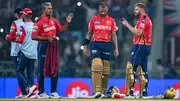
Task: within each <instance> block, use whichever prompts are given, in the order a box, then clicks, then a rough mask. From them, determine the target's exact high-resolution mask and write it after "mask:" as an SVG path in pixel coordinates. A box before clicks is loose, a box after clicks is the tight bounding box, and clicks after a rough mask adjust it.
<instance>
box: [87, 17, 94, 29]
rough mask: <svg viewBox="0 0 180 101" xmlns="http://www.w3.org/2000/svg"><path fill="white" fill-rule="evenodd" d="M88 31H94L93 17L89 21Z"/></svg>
mask: <svg viewBox="0 0 180 101" xmlns="http://www.w3.org/2000/svg"><path fill="white" fill-rule="evenodd" d="M88 29H89V30H93V29H94V17H92V18H91V19H90V21H89V25H88Z"/></svg>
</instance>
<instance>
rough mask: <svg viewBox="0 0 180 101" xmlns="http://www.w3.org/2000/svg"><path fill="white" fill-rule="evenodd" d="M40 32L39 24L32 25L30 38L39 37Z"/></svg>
mask: <svg viewBox="0 0 180 101" xmlns="http://www.w3.org/2000/svg"><path fill="white" fill-rule="evenodd" d="M40 31H41V23H40V22H37V23H35V24H34V27H33V32H32V36H37V35H39V33H40Z"/></svg>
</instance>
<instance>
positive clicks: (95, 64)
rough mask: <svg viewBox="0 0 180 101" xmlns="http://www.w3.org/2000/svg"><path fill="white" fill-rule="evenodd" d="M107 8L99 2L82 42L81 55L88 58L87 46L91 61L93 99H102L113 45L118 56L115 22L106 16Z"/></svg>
mask: <svg viewBox="0 0 180 101" xmlns="http://www.w3.org/2000/svg"><path fill="white" fill-rule="evenodd" d="M107 13H108V6H107V4H106V3H105V2H101V4H100V6H99V14H98V15H96V16H93V17H92V18H91V19H90V22H89V26H88V33H87V36H86V38H85V42H84V50H83V53H84V54H85V55H86V56H88V45H89V43H90V45H89V47H90V56H91V60H92V66H91V67H92V68H91V70H92V86H93V93H94V94H95V95H94V97H95V98H99V97H104V96H105V95H104V94H105V93H106V88H107V84H108V76H109V74H110V63H109V60H110V56H111V55H112V50H113V45H112V43H111V37H112V42H113V44H114V55H115V56H118V55H119V52H118V43H117V36H116V31H117V30H118V28H117V27H116V23H115V20H114V19H113V18H112V17H110V16H108V14H107Z"/></svg>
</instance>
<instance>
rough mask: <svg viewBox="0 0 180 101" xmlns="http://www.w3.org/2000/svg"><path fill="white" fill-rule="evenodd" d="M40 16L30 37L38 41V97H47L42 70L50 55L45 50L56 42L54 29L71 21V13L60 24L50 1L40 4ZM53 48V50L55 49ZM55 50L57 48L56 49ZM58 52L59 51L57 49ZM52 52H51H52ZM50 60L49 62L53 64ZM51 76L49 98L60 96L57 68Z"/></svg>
mask: <svg viewBox="0 0 180 101" xmlns="http://www.w3.org/2000/svg"><path fill="white" fill-rule="evenodd" d="M42 13H43V14H42V16H41V17H40V18H39V20H38V21H37V22H36V23H35V25H34V31H33V33H32V39H33V40H37V41H39V44H38V89H39V98H49V96H48V95H47V94H46V92H45V91H44V76H45V74H44V72H43V71H45V70H44V69H45V64H47V63H46V62H44V61H45V60H46V59H48V58H50V57H48V55H50V54H49V53H48V52H47V50H49V49H48V47H49V45H51V44H54V43H56V42H57V39H56V31H64V30H65V29H66V28H67V27H68V24H69V23H70V22H71V19H72V17H73V14H72V13H70V14H69V15H68V16H67V18H66V22H65V24H64V25H63V26H61V25H60V24H59V23H58V22H57V20H56V19H55V18H53V17H52V13H53V10H52V5H51V3H50V2H45V3H43V4H42ZM53 47H54V48H56V49H57V48H58V47H59V46H58V45H55V46H53ZM56 49H53V50H56ZM56 51H57V50H56ZM58 52H59V51H58ZM52 54H53V53H52ZM58 55H59V54H58V53H57V54H55V55H53V56H52V57H56V58H58ZM46 56H47V57H46ZM54 62H56V63H57V64H58V62H59V61H58V59H54V60H53V63H54ZM53 63H52V62H51V63H50V64H53ZM57 64H56V65H55V67H54V66H49V68H50V69H52V68H56V69H57V68H58V65H57ZM53 74H55V75H53V76H50V77H51V94H50V98H60V96H59V95H58V93H57V83H58V70H57V71H56V72H54V73H53Z"/></svg>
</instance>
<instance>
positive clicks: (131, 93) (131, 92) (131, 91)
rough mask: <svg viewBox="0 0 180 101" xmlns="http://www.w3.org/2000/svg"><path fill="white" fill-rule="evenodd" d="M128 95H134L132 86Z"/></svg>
mask: <svg viewBox="0 0 180 101" xmlns="http://www.w3.org/2000/svg"><path fill="white" fill-rule="evenodd" d="M130 95H131V96H134V89H133V88H132V89H131V90H130Z"/></svg>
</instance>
